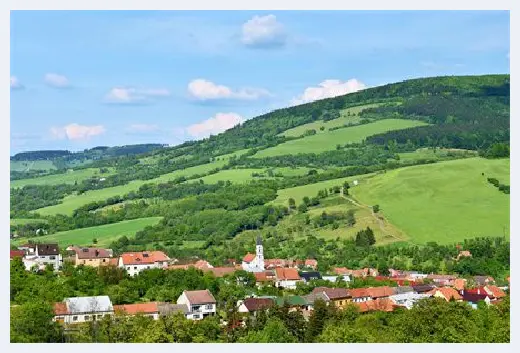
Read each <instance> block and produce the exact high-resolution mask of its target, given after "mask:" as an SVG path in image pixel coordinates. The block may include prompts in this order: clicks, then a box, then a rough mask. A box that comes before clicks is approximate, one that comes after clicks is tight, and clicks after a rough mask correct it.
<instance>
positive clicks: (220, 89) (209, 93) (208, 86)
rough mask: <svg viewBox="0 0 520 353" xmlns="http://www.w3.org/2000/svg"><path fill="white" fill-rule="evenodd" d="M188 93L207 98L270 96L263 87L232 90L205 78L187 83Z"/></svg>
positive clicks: (194, 96)
mask: <svg viewBox="0 0 520 353" xmlns="http://www.w3.org/2000/svg"><path fill="white" fill-rule="evenodd" d="M188 93H189V94H190V96H191V97H193V98H195V99H197V100H202V101H207V100H223V99H236V100H256V99H259V98H264V97H270V96H271V93H269V91H268V90H266V89H263V88H255V87H244V88H239V89H236V90H233V89H231V88H229V87H228V86H224V85H219V84H216V83H213V82H211V81H208V80H205V79H196V80H193V81H191V82H190V83H189V84H188Z"/></svg>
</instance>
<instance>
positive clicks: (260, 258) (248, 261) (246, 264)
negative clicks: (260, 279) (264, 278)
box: [242, 236, 265, 272]
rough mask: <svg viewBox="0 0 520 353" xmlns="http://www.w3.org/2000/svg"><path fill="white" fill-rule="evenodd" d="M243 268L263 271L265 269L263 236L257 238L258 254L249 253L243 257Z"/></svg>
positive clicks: (248, 270)
mask: <svg viewBox="0 0 520 353" xmlns="http://www.w3.org/2000/svg"><path fill="white" fill-rule="evenodd" d="M242 269H243V270H244V271H247V272H262V271H264V270H265V263H264V246H263V244H262V237H260V236H258V237H257V238H256V255H253V254H247V255H246V256H244V258H243V259H242Z"/></svg>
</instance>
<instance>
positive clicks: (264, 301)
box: [244, 298, 275, 311]
mask: <svg viewBox="0 0 520 353" xmlns="http://www.w3.org/2000/svg"><path fill="white" fill-rule="evenodd" d="M274 304H275V302H274V300H273V299H270V298H246V299H244V305H245V307H246V308H247V310H249V311H257V310H262V309H267V308H270V307H272V306H274Z"/></svg>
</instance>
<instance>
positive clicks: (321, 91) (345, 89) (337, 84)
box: [291, 78, 367, 105]
mask: <svg viewBox="0 0 520 353" xmlns="http://www.w3.org/2000/svg"><path fill="white" fill-rule="evenodd" d="M365 88H367V86H366V85H365V84H364V83H363V82H361V81H358V80H357V79H355V78H353V79H350V80H348V81H344V82H342V81H341V80H325V81H323V82H321V83H320V84H318V86H317V87H308V88H306V89H305V91H304V92H303V94H302V95H301V96H299V97H296V98H294V99H293V100H291V105H298V104H303V103H309V102H314V101H316V100H319V99H325V98H331V97H336V96H342V95H345V94H348V93H353V92H357V91H360V90H363V89H365Z"/></svg>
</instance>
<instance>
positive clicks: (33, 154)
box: [11, 150, 72, 161]
mask: <svg viewBox="0 0 520 353" xmlns="http://www.w3.org/2000/svg"><path fill="white" fill-rule="evenodd" d="M71 153H72V152H70V151H67V150H42V151H28V152H20V153H17V154H15V155H14V156H11V161H45V160H50V159H54V158H58V157H63V156H68V155H70V154H71Z"/></svg>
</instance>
